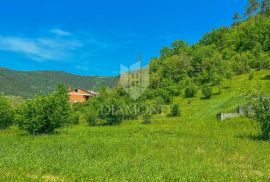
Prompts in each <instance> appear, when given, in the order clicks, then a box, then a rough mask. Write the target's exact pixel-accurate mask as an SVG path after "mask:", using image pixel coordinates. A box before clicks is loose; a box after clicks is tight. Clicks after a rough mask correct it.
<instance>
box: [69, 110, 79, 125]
mask: <svg viewBox="0 0 270 182" xmlns="http://www.w3.org/2000/svg"><path fill="white" fill-rule="evenodd" d="M70 123H71V124H75V125H77V124H79V123H80V112H79V111H74V112H72V114H71V116H70Z"/></svg>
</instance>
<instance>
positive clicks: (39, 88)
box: [0, 68, 118, 98]
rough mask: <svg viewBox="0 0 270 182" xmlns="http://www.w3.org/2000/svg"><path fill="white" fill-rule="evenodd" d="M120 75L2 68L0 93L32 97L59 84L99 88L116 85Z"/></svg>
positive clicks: (0, 71) (0, 72) (44, 92)
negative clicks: (106, 75) (87, 74)
mask: <svg viewBox="0 0 270 182" xmlns="http://www.w3.org/2000/svg"><path fill="white" fill-rule="evenodd" d="M117 82H118V77H99V76H78V75H73V74H70V73H66V72H63V71H15V70H10V69H6V68H0V93H3V94H5V95H13V96H21V97H24V98H30V97H32V96H34V95H37V94H46V93H48V92H51V91H52V90H54V88H55V87H56V85H57V84H59V83H63V84H65V85H67V86H71V87H82V88H85V89H93V90H95V89H98V88H100V87H102V86H104V87H114V86H115V85H116V84H117Z"/></svg>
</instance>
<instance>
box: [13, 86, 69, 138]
mask: <svg viewBox="0 0 270 182" xmlns="http://www.w3.org/2000/svg"><path fill="white" fill-rule="evenodd" d="M70 114H71V110H70V103H69V97H68V93H67V89H66V88H65V86H64V85H59V86H58V88H57V90H56V91H55V92H53V93H52V94H50V95H48V96H38V97H35V98H33V99H32V100H28V101H26V102H25V103H24V104H22V105H21V106H20V107H19V108H18V111H17V114H16V121H17V123H18V126H19V128H20V129H23V130H26V131H27V132H29V133H30V134H41V133H52V132H53V131H54V130H55V129H58V128H60V127H62V126H64V125H65V124H67V123H69V121H70Z"/></svg>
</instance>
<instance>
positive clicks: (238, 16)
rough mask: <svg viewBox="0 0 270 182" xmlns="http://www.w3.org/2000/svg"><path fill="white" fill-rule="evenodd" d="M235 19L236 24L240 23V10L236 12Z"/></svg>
mask: <svg viewBox="0 0 270 182" xmlns="http://www.w3.org/2000/svg"><path fill="white" fill-rule="evenodd" d="M233 20H234V23H235V24H236V23H238V22H240V20H241V16H240V14H239V13H238V12H236V13H234V15H233Z"/></svg>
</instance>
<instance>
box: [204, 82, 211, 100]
mask: <svg viewBox="0 0 270 182" xmlns="http://www.w3.org/2000/svg"><path fill="white" fill-rule="evenodd" d="M202 93H203V95H204V98H206V99H210V98H211V97H212V88H211V87H210V86H209V85H204V86H203V87H202Z"/></svg>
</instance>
